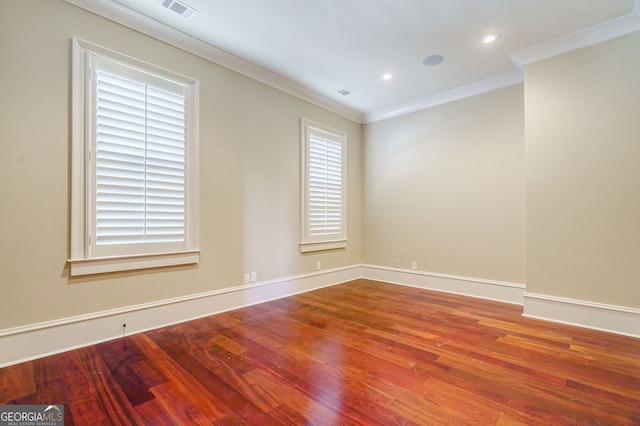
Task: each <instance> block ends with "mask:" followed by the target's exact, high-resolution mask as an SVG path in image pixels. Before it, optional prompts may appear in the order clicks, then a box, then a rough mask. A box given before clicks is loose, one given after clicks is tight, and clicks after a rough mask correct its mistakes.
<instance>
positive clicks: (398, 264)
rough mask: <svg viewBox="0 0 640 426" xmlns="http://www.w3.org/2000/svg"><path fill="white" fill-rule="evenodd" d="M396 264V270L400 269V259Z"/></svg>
mask: <svg viewBox="0 0 640 426" xmlns="http://www.w3.org/2000/svg"><path fill="white" fill-rule="evenodd" d="M394 264H395V265H396V268H399V267H400V259H396V260H395V262H394Z"/></svg>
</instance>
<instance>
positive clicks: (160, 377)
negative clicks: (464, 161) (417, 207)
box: [0, 280, 640, 426]
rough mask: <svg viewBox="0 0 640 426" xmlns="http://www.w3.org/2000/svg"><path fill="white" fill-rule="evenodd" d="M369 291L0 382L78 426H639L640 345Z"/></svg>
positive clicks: (364, 286) (111, 348) (25, 371)
mask: <svg viewBox="0 0 640 426" xmlns="http://www.w3.org/2000/svg"><path fill="white" fill-rule="evenodd" d="M521 313H522V308H521V307H519V306H514V305H507V304H502V303H497V302H491V301H485V300H480V299H473V298H466V297H462V296H456V295H450V294H443V293H436V292H430V291H426V290H421V289H415V288H408V287H401V286H395V285H390V284H384V283H378V282H373V281H368V280H357V281H353V282H350V283H346V284H341V285H337V286H333V287H329V288H324V289H320V290H316V291H313V292H309V293H306V294H302V295H297V296H292V297H288V298H285V299H280V300H276V301H273V302H268V303H264V304H261V305H257V306H252V307H248V308H244V309H239V310H236V311H232V312H228V313H224V314H219V315H215V316H211V317H207V318H204V319H200V320H196V321H191V322H188V323H184V324H180V325H176V326H172V327H167V328H163V329H159V330H156V331H152V332H148V333H143V334H138V335H133V336H129V337H125V338H123V339H120V340H117V341H112V342H108V343H104V344H99V345H95V346H91V347H87V348H83V349H78V350H74V351H70V352H67V353H64V354H60V355H55V356H50V357H47V358H43V359H39V360H35V361H31V362H26V363H23V364H19V365H15V366H11V367H8V368H4V369H1V370H0V404H14V403H16V404H54V403H55V404H65V420H66V424H67V425H73V424H75V425H83V426H84V425H91V424H105V425H106V424H134V425H156V424H157V425H165V424H166V425H182V424H188V425H194V424H203V425H206V424H215V425H223V424H224V425H230V424H237V425H242V424H246V425H270V424H273V425H284V424H313V425H363V424H365V425H377V424H379V425H438V424H443V425H457V424H483V425H513V424H527V425H530V424H544V425H552V424H553V425H555V424H606V425H614V424H615V425H625V424H640V340H638V339H633V338H625V337H621V336H615V335H611V334H605V333H600V332H595V331H589V330H583V329H579V328H572V327H567V326H561V325H556V324H551V323H546V322H540V321H534V320H528V319H523V318H521V316H520V315H521Z"/></svg>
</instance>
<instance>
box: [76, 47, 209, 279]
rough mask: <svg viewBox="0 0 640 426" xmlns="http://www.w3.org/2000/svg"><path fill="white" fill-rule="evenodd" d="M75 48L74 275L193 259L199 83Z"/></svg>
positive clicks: (98, 50) (91, 49)
mask: <svg viewBox="0 0 640 426" xmlns="http://www.w3.org/2000/svg"><path fill="white" fill-rule="evenodd" d="M73 53H74V70H73V71H74V73H73V117H72V120H73V141H72V146H73V152H72V224H71V225H72V243H71V259H70V261H69V262H70V264H71V275H85V274H94V273H103V272H114V271H122V270H131V269H142V268H149V267H158V266H171V265H177V264H188V263H196V262H198V260H199V252H198V249H197V247H198V233H197V231H198V230H197V225H198V223H197V210H198V203H197V201H198V200H197V165H198V158H197V149H198V139H197V117H198V112H197V96H198V83H197V81H194V80H192V79H189V78H187V77H183V76H179V75H177V74H174V73H172V72H170V71H167V70H163V69H161V68H158V67H155V66H153V65H149V64H146V63H143V62H141V61H138V60H135V59H132V58H129V57H127V56H124V55H121V54H118V53H116V52H112V51H110V50H108V49H105V48H102V47H99V46H96V45H93V44H90V43H87V42H85V41H82V40H79V39H74V43H73Z"/></svg>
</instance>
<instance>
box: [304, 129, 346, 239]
mask: <svg viewBox="0 0 640 426" xmlns="http://www.w3.org/2000/svg"><path fill="white" fill-rule="evenodd" d="M341 232H342V144H341V143H340V141H339V140H333V139H331V138H328V137H326V136H324V135H320V134H316V133H312V134H311V135H310V140H309V235H312V236H316V235H323V234H324V235H327V234H337V235H339V234H340V233H341Z"/></svg>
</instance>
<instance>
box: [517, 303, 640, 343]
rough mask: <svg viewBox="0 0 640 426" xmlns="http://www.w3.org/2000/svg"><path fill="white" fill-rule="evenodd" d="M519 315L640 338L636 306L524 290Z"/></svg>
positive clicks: (639, 315)
mask: <svg viewBox="0 0 640 426" xmlns="http://www.w3.org/2000/svg"><path fill="white" fill-rule="evenodd" d="M522 316H524V317H527V318H534V319H541V320H545V321H551V322H557V323H561V324H567V325H573V326H577V327H583V328H589V329H592V330H598V331H605V332H608V333H615V334H621V335H623V336H630V337H636V338H640V309H633V308H626V307H622V306H615V305H606V304H602V303H594V302H587V301H583V300H575V299H567V298H563V297H556V296H548V295H544V294H535V293H528V292H525V293H524V313H523V314H522Z"/></svg>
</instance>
